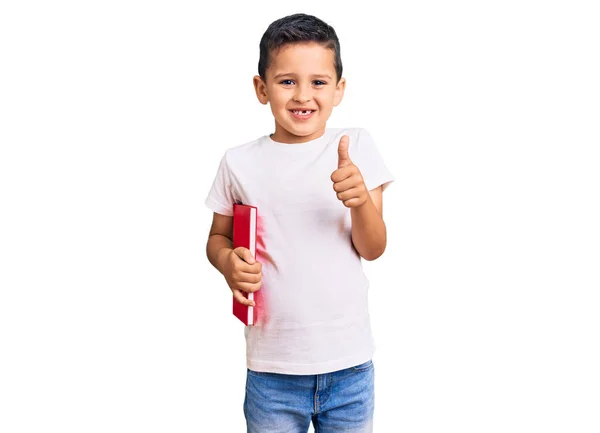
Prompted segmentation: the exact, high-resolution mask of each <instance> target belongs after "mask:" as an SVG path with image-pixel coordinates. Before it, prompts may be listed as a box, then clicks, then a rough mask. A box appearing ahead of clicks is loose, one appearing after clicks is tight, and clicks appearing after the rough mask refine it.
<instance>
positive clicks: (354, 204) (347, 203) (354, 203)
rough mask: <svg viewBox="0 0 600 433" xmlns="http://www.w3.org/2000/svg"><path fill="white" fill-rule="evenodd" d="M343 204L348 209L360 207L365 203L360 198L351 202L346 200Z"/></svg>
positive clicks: (352, 199)
mask: <svg viewBox="0 0 600 433" xmlns="http://www.w3.org/2000/svg"><path fill="white" fill-rule="evenodd" d="M343 203H344V206H346V207H358V206H360V205H361V204H362V203H363V201H362V200H361V199H360V198H358V197H354V198H351V199H349V200H344V201H343Z"/></svg>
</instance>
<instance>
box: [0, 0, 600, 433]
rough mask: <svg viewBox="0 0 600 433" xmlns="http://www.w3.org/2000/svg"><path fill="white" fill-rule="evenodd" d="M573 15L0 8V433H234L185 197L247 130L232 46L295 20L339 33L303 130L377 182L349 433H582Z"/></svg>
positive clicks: (201, 211) (218, 332)
mask: <svg viewBox="0 0 600 433" xmlns="http://www.w3.org/2000/svg"><path fill="white" fill-rule="evenodd" d="M592 3H593V2H591V1H590V2H587V3H586V2H580V1H569V2H567V1H563V2H560V1H546V2H542V1H538V2H534V1H504V2H477V1H457V2H443V1H419V2H403V3H397V4H394V7H395V8H396V9H395V10H394V11H392V10H391V9H389V8H391V5H392V2H390V3H389V4H388V5H387V6H382V5H383V4H384V2H379V3H378V2H375V1H369V2H364V3H361V4H360V5H357V6H353V5H349V4H348V3H346V2H339V3H338V4H334V3H332V2H312V1H304V2H298V3H288V2H281V1H272V2H264V1H261V2H243V3H242V2H240V3H239V4H237V5H236V4H232V3H219V2H210V6H201V2H195V1H187V2H183V1H169V2H166V1H163V2H158V1H150V2H142V1H123V0H121V1H103V2H76V1H71V2H67V1H56V2H30V1H29V2H28V1H19V2H17V1H6V2H3V3H2V6H0V62H1V67H0V78H1V79H0V144H1V147H0V206H1V212H0V219H1V223H0V288H1V292H0V293H1V294H0V351H1V354H0V355H1V356H0V363H1V364H2V365H1V367H0V431H2V432H3V433H16V432H49V431H60V432H62V433H67V432H77V433H79V432H86V433H87V432H111V433H113V432H115V433H116V432H127V433H129V432H144V433H150V432H181V433H182V432H227V433H229V432H242V431H245V422H244V417H243V413H242V402H243V398H244V380H245V359H244V355H245V352H244V340H243V333H242V327H241V326H240V323H238V322H237V321H236V320H235V319H234V318H233V316H232V315H231V312H230V308H231V294H230V291H229V289H228V288H227V286H226V284H225V282H224V280H223V278H222V276H221V275H220V274H219V273H218V272H217V271H216V270H215V269H213V268H212V267H211V265H210V264H209V262H208V260H207V259H206V255H205V244H206V239H207V234H208V230H209V227H210V222H211V218H212V214H211V212H210V211H209V210H208V208H206V207H205V206H204V199H205V197H206V195H207V193H208V190H209V188H210V185H211V183H212V180H213V178H214V175H215V173H216V169H217V165H218V162H219V160H220V158H221V156H222V155H223V153H224V151H225V150H226V149H227V148H229V147H231V146H234V145H238V144H242V143H244V142H247V141H250V140H252V139H254V138H256V137H258V136H260V135H264V134H267V133H270V132H272V130H273V120H272V116H271V113H270V110H269V108H268V107H267V106H263V105H260V104H259V102H258V101H257V100H256V97H255V95H254V91H253V88H252V77H253V75H255V74H256V72H257V71H256V67H257V63H258V54H259V51H258V44H259V40H260V37H261V36H262V34H263V32H264V31H265V30H266V28H267V26H268V25H269V23H271V22H272V21H274V20H275V19H277V18H280V17H282V16H285V15H289V14H291V13H295V12H307V13H311V14H314V15H316V16H318V17H320V18H322V19H323V20H325V21H326V22H328V23H330V24H332V25H333V26H334V28H335V29H336V31H337V33H338V36H339V38H340V41H341V46H342V60H343V65H344V75H345V77H346V78H347V80H348V87H347V92H346V96H345V99H344V101H343V103H342V104H341V105H340V106H339V107H337V108H335V109H334V113H333V115H332V116H331V118H330V122H329V124H328V125H329V126H337V127H344V126H359V127H364V128H367V129H368V130H369V131H370V132H371V134H372V136H373V137H374V138H375V140H376V142H377V144H378V146H379V149H380V151H381V153H382V154H383V155H384V157H385V158H386V161H387V163H388V166H389V168H390V169H391V170H392V172H393V173H394V174H395V176H396V179H397V180H396V182H395V183H394V184H393V185H392V186H390V188H389V189H388V190H387V191H386V192H385V194H384V216H385V220H386V222H387V226H388V249H387V251H386V253H385V255H384V256H383V257H381V258H380V259H378V260H377V261H375V262H372V263H365V268H366V272H367V275H368V277H369V279H370V281H371V291H370V308H371V313H372V318H373V326H374V334H375V339H376V345H377V353H376V356H375V365H376V401H377V404H376V415H375V431H376V432H380V433H381V432H406V433H421V432H422V433H425V432H436V433H437V432H450V431H452V432H454V431H456V432H461V433H467V432H473V433H475V432H476V433H481V432H486V433H488V432H502V433H505V432H527V433H529V432H569V433H571V432H578V433H585V432H595V433H597V432H598V431H600V413H599V410H600V409H599V408H600V369H599V368H598V366H599V365H600V349H599V345H600V332H599V330H600V318H599V316H600V315H599V309H600V303H599V295H598V293H599V290H600V271H599V268H600V246H599V245H600V230H599V223H598V222H599V221H600V205H599V198H600V170H599V165H600V148H599V146H600V133H599V129H600V128H599V121H600V104H599V101H600V85H599V82H600V80H598V77H600V65H599V52H600V44H599V42H598V41H600V31H599V26H598V22H599V19H600V16H599V15H598V13H597V12H596V11H594V10H593V9H592V7H591V5H592ZM291 247H293V246H291Z"/></svg>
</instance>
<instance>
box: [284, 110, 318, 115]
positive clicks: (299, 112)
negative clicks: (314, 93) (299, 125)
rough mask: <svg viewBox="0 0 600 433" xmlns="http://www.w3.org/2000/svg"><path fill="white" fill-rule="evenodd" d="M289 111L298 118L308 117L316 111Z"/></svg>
mask: <svg viewBox="0 0 600 433" xmlns="http://www.w3.org/2000/svg"><path fill="white" fill-rule="evenodd" d="M289 111H290V112H292V113H294V114H296V115H298V116H308V115H309V114H312V113H314V112H315V111H316V110H289Z"/></svg>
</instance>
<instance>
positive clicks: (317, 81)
mask: <svg viewBox="0 0 600 433" xmlns="http://www.w3.org/2000/svg"><path fill="white" fill-rule="evenodd" d="M313 83H315V85H317V86H324V85H326V84H327V83H326V82H325V81H321V80H315V81H313Z"/></svg>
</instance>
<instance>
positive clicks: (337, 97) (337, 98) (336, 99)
mask: <svg viewBox="0 0 600 433" xmlns="http://www.w3.org/2000/svg"><path fill="white" fill-rule="evenodd" d="M344 90H346V79H345V78H342V79H340V82H339V83H338V84H337V86H336V88H335V94H334V95H333V106H334V107H337V106H338V105H339V104H340V102H342V99H343V98H344Z"/></svg>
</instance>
